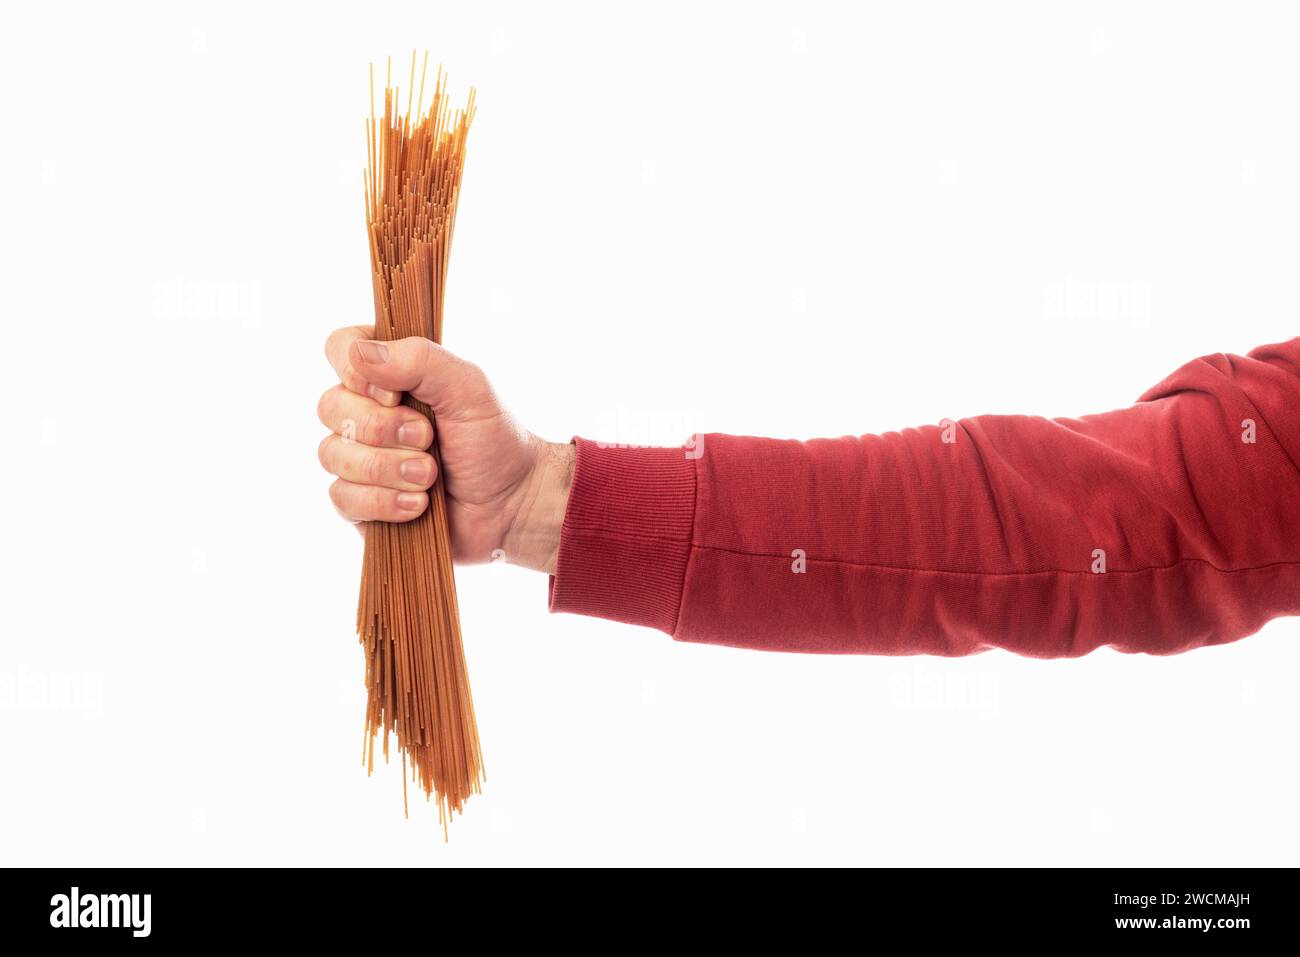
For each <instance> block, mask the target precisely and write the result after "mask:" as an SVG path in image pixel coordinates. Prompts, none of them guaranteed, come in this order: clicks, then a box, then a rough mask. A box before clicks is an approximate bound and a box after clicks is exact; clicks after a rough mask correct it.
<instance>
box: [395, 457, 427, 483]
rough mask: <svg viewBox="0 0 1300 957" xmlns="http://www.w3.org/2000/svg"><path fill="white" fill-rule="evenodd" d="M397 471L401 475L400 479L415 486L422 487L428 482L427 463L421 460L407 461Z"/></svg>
mask: <svg viewBox="0 0 1300 957" xmlns="http://www.w3.org/2000/svg"><path fill="white" fill-rule="evenodd" d="M397 470H398V471H399V472H401V473H402V478H404V479H406V480H407V481H408V482H411V483H413V484H415V485H423V484H424V483H425V482H427V481H428V480H429V463H427V462H425V461H424V460H423V459H407V460H406V461H405V462H403V463H402V464H401V465H400V466H398V468H397Z"/></svg>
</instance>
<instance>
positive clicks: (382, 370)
mask: <svg viewBox="0 0 1300 957" xmlns="http://www.w3.org/2000/svg"><path fill="white" fill-rule="evenodd" d="M349 358H350V359H351V361H352V365H353V368H355V369H356V370H357V372H359V373H360V374H361V375H362V376H364V377H365V378H366V380H367V381H368V382H370V383H372V384H374V385H377V386H380V387H381V388H384V389H392V390H393V391H394V392H409V393H410V394H411V395H412V396H414V397H415V398H417V399H419V400H420V401H421V402H423V403H424V404H425V405H427V406H429V407H430V408H431V409H433V411H434V413H435V414H455V413H457V412H461V411H464V410H466V409H473V408H476V407H478V406H481V405H484V404H487V403H491V402H494V401H495V399H494V397H493V395H492V387H491V386H490V385H488V381H487V377H486V376H484V375H483V371H482V370H481V369H479V367H478V366H476V365H474V364H473V363H472V362H466V361H465V360H464V359H462V358H460V357H459V356H455V355H452V354H451V353H450V352H448V351H447V350H446V349H444V348H443V347H442V346H440V345H438V344H437V343H436V342H433V341H431V340H429V339H425V338H422V337H420V336H412V337H410V338H409V339H393V340H390V341H388V342H379V341H378V340H375V339H358V340H356V341H355V342H353V343H352V347H351V350H350V355H349Z"/></svg>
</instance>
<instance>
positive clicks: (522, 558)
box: [502, 441, 577, 575]
mask: <svg viewBox="0 0 1300 957" xmlns="http://www.w3.org/2000/svg"><path fill="white" fill-rule="evenodd" d="M576 459H577V450H576V449H575V448H574V447H573V445H571V444H570V443H568V442H563V443H561V442H541V441H539V442H538V445H537V450H536V461H535V462H534V464H533V468H532V471H531V472H530V473H529V479H528V486H527V493H526V495H525V496H524V499H523V501H522V502H521V503H520V506H519V509H518V511H517V512H516V513H515V519H514V521H513V522H512V523H511V525H510V530H509V532H508V533H507V534H506V539H505V542H504V544H503V548H502V550H503V551H504V552H505V560H506V561H508V562H509V563H510V564H512V565H520V566H522V567H524V568H531V569H533V570H535V571H540V572H546V573H547V574H548V575H553V574H555V562H556V558H557V557H558V555H559V552H560V530H561V528H562V526H563V525H564V512H565V509H566V508H567V507H568V504H569V490H570V489H571V488H572V486H573V469H574V463H575V461H576Z"/></svg>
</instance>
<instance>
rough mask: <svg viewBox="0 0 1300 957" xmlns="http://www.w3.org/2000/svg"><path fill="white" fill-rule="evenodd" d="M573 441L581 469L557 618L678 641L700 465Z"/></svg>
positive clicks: (553, 593)
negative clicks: (578, 618) (567, 615)
mask: <svg viewBox="0 0 1300 957" xmlns="http://www.w3.org/2000/svg"><path fill="white" fill-rule="evenodd" d="M573 441H574V444H575V445H576V446H577V448H578V453H577V462H576V464H575V466H574V473H573V487H572V489H571V490H570V492H569V504H568V507H567V508H566V510H565V513H564V525H563V528H562V530H561V533H560V551H559V555H558V556H557V558H556V567H555V574H554V575H553V576H552V577H551V584H550V606H551V611H553V612H560V611H565V612H572V613H575V614H579V615H593V616H595V617H597V618H609V619H611V620H613V621H622V622H627V623H628V624H631V625H646V626H649V627H651V628H658V629H659V630H660V631H666V632H668V634H670V635H671V634H672V633H673V631H674V629H675V628H676V626H677V612H678V609H679V607H680V606H681V598H682V584H683V582H684V581H685V578H686V562H687V559H688V558H689V557H690V551H691V531H692V525H693V523H694V520H695V462H694V460H693V459H692V458H688V453H687V452H686V451H685V450H684V449H681V448H675V449H663V448H650V449H642V448H602V447H601V446H600V445H599V444H597V443H595V442H591V441H589V440H587V439H574V440H573Z"/></svg>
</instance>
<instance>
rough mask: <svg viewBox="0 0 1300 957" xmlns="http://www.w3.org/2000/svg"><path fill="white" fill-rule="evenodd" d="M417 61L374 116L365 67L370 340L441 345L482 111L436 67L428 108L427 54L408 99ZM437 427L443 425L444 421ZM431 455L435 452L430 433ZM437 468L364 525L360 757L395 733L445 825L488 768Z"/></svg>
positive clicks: (419, 406) (368, 757) (368, 759)
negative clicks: (458, 94)
mask: <svg viewBox="0 0 1300 957" xmlns="http://www.w3.org/2000/svg"><path fill="white" fill-rule="evenodd" d="M415 62H416V61H415V55H414V54H412V55H411V85H410V86H409V87H408V88H407V93H406V105H405V110H404V111H403V109H402V108H401V105H400V104H401V94H400V90H399V89H396V88H394V87H393V85H392V61H391V60H390V61H389V67H388V79H387V81H386V83H385V88H384V107H383V114H382V116H381V117H378V118H377V117H376V116H375V104H374V68H373V66H372V67H371V76H370V97H371V107H370V119H369V120H368V121H367V123H366V133H367V140H368V151H369V167H368V169H367V171H366V175H365V201H366V226H367V232H368V233H369V237H370V264H371V268H372V271H373V276H374V293H375V337H376V338H377V339H401V338H405V337H407V336H426V337H428V338H430V339H432V340H433V341H435V342H441V341H442V310H443V296H444V294H445V292H446V287H447V261H448V254H449V253H450V250H451V237H452V228H453V226H454V224H455V220H456V200H457V198H458V197H459V194H460V179H461V172H462V170H463V169H464V165H465V138H466V136H467V134H468V133H469V127H470V123H471V122H472V121H473V118H474V91H473V90H472V89H471V90H470V93H469V99H468V102H467V104H466V106H465V108H464V109H463V110H456V111H455V112H453V111H452V110H451V108H450V103H449V100H448V98H447V91H446V78H445V76H444V75H443V73H442V70H441V68H440V69H439V70H438V75H437V78H436V80H435V81H434V84H433V91H432V102H431V103H430V105H429V108H428V110H427V111H425V109H424V86H425V78H426V76H427V73H428V62H429V58H428V54H425V57H424V67H423V68H422V69H421V72H420V78H419V81H420V82H419V91H418V94H417V96H416V97H413V96H412V93H413V92H414V91H415V89H416V87H415V80H416V77H415ZM413 99H415V104H414V110H413V104H412V100H413ZM403 401H404V402H405V403H406V404H407V405H409V406H410V407H411V408H413V409H416V410H418V411H419V412H421V413H422V414H424V415H426V416H428V417H429V419H430V420H431V421H432V420H433V413H432V410H431V409H430V408H429V407H428V406H426V405H424V404H423V403H421V402H419V401H417V400H415V399H413V398H411V397H410V396H409V395H408V396H406V397H405V399H404V400H403ZM434 429H435V434H436V430H437V423H436V422H435V423H434ZM430 451H431V452H432V454H433V456H434V458H435V459H438V458H439V456H438V447H437V439H436V438H435V440H434V445H433V448H432V449H431V450H430ZM439 465H441V462H440V461H439ZM438 471H439V479H438V481H437V483H436V484H435V485H434V487H433V488H432V489H430V492H429V508H428V509H426V510H425V512H424V513H423V514H422V515H421V516H420V517H419V518H417V519H415V520H414V521H411V522H406V523H403V524H388V523H385V522H371V523H369V525H368V526H367V528H366V549H365V560H364V564H363V567H362V574H361V598H360V601H359V603H358V608H357V634H358V636H359V638H360V640H361V645H362V648H363V649H364V651H365V658H366V690H367V693H368V702H367V706H366V735H365V749H364V754H363V761H364V763H365V765H366V767H367V769H368V771H371V772H373V770H374V764H375V738H376V736H377V735H378V734H379V732H380V731H381V730H382V731H383V754H384V758H385V760H387V758H388V753H389V750H388V739H389V735H390V734H393V735H395V736H396V739H397V749H398V751H399V752H400V753H401V756H402V802H403V805H404V806H406V811H407V814H408V815H409V813H410V809H409V805H408V804H407V799H406V770H407V758H408V757H409V758H410V773H411V779H412V781H414V782H415V783H416V784H417V785H418V786H419V787H421V788H422V789H423V790H424V793H425V795H426V796H428V797H434V798H435V800H436V801H437V804H438V819H439V821H440V822H441V823H442V825H443V830H444V835H445V833H446V827H447V824H448V822H449V820H450V818H451V815H452V813H453V812H455V811H462V810H463V809H464V804H465V800H466V799H467V798H468V797H469V796H470V795H471V794H476V793H478V791H479V788H480V784H481V782H482V781H483V780H485V777H484V773H483V759H482V755H481V753H480V750H479V740H478V727H477V725H476V723H475V720H474V702H473V700H472V698H471V697H470V690H469V673H468V671H467V669H466V666H465V653H464V648H463V647H462V644H461V634H460V613H459V610H458V608H457V605H456V580H455V576H454V574H453V571H452V561H451V538H450V536H449V534H448V528H447V501H446V496H445V494H444V491H443V483H442V479H441V468H439V470H438Z"/></svg>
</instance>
